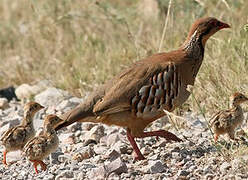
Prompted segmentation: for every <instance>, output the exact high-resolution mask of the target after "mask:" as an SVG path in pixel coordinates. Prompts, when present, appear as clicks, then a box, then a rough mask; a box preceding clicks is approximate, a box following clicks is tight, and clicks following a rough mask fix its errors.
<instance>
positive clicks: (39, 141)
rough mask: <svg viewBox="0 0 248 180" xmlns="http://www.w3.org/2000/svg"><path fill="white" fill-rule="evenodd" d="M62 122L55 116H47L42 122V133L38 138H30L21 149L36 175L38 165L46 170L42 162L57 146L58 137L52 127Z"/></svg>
mask: <svg viewBox="0 0 248 180" xmlns="http://www.w3.org/2000/svg"><path fill="white" fill-rule="evenodd" d="M60 122H62V119H60V118H59V117H57V116H56V115H48V116H46V118H45V120H44V125H43V127H44V131H43V133H42V134H40V135H39V136H36V137H34V138H32V139H31V140H30V141H28V142H27V144H26V145H25V146H24V148H23V155H25V156H26V157H27V158H28V159H29V160H30V161H31V162H32V163H33V166H34V169H35V172H36V173H37V174H38V169H37V166H38V165H40V166H41V168H42V170H44V171H45V170H46V164H45V163H44V162H43V161H42V160H43V159H45V158H46V157H47V156H48V155H49V154H50V153H52V152H54V151H56V149H57V147H58V145H59V139H58V136H57V134H56V132H55V130H54V126H55V125H56V124H58V123H60Z"/></svg>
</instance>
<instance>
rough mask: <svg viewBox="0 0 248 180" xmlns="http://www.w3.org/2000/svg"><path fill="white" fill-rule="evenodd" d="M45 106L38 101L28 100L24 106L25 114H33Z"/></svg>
mask: <svg viewBox="0 0 248 180" xmlns="http://www.w3.org/2000/svg"><path fill="white" fill-rule="evenodd" d="M43 108H44V106H42V105H40V104H39V103H37V102H33V101H31V102H28V103H27V104H25V106H24V114H25V115H27V114H30V115H31V116H33V115H34V114H35V113H36V112H38V111H39V110H41V109H43Z"/></svg>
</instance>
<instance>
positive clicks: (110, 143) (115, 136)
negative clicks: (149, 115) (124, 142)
mask: <svg viewBox="0 0 248 180" xmlns="http://www.w3.org/2000/svg"><path fill="white" fill-rule="evenodd" d="M118 141H120V137H119V134H118V133H113V134H110V135H109V136H107V141H106V143H107V146H109V147H111V146H113V145H114V144H115V143H116V142H118Z"/></svg>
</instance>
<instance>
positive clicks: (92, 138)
mask: <svg viewBox="0 0 248 180" xmlns="http://www.w3.org/2000/svg"><path fill="white" fill-rule="evenodd" d="M103 136H104V127H103V126H102V125H98V126H94V127H93V128H92V129H91V130H90V131H88V132H86V133H85V134H84V136H83V137H82V136H81V137H82V141H83V142H85V144H86V145H87V144H89V143H88V142H90V143H92V142H96V143H99V141H100V138H101V137H103Z"/></svg>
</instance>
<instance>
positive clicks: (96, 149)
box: [94, 144, 109, 155]
mask: <svg viewBox="0 0 248 180" xmlns="http://www.w3.org/2000/svg"><path fill="white" fill-rule="evenodd" d="M108 149H109V148H107V147H106V146H102V145H101V144H97V145H95V146H94V152H95V153H96V154H97V155H98V154H100V155H103V154H104V153H105V152H106V151H107V150H108Z"/></svg>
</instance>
